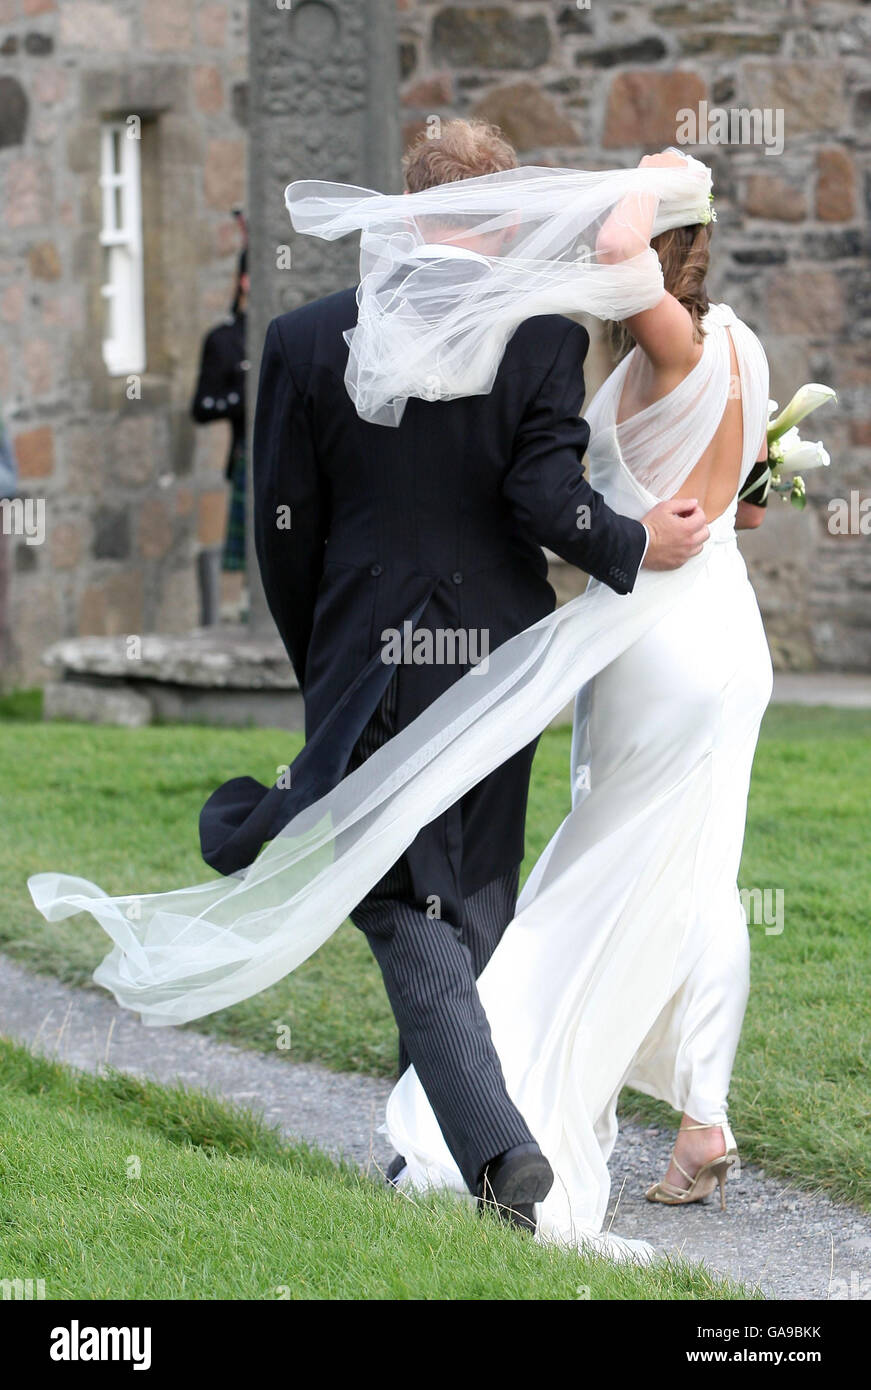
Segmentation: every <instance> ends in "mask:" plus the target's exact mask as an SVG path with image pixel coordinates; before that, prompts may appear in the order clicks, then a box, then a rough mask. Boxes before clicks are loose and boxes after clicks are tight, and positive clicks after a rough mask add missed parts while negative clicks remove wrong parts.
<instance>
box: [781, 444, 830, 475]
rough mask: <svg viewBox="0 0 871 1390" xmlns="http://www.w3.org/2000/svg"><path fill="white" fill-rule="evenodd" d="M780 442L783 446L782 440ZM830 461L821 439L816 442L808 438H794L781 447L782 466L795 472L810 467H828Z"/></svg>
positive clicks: (806, 469)
mask: <svg viewBox="0 0 871 1390" xmlns="http://www.w3.org/2000/svg"><path fill="white" fill-rule="evenodd" d="M780 443H781V445H782V446H783V444H784V441H783V440H781V441H780ZM831 461H832V460H831V458H830V457H829V453H828V450H827V449H825V448H824V447H823V441H822V440H821V439H818V440H817V441H816V443H813V442H812V441H811V440H810V439H796V440H795V441H794V442H790V444H789V445H788V446H784V447H783V467H784V468H789V469H790V470H793V469H794V470H795V472H796V473H807V471H808V469H810V468H828V466H829V464H830V463H831Z"/></svg>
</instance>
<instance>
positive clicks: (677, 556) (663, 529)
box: [641, 497, 710, 570]
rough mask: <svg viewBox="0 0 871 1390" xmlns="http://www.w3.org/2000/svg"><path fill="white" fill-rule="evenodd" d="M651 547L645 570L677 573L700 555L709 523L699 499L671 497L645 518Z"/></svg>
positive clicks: (645, 562) (644, 521) (649, 547)
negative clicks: (675, 571) (682, 566)
mask: <svg viewBox="0 0 871 1390" xmlns="http://www.w3.org/2000/svg"><path fill="white" fill-rule="evenodd" d="M641 520H642V521H643V523H644V525H645V526H646V527H647V532H648V535H649V536H650V544H649V545H648V547H647V554H646V555H645V556H644V568H645V569H649V570H676V569H680V567H681V565H685V564H686V562H687V560H690V559H692V557H693V555H698V554H699V552H700V551H701V549H702V546H703V545H704V543H705V541H706V540H707V539H708V536H709V535H710V532H709V531H708V523H707V521H706V520H705V514H704V512H703V511H702V509H701V507H700V506H699V504H698V501H697V500H696V498H695V497H671V498H669V500H668V501H667V502H660V503H659V504H658V506H656V507H654V508H653V510H652V511H649V512H648V513H647V515H646V516H643V517H642V518H641Z"/></svg>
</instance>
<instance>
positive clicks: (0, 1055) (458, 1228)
mask: <svg viewBox="0 0 871 1390" xmlns="http://www.w3.org/2000/svg"><path fill="white" fill-rule="evenodd" d="M0 1175H2V1187H3V1193H4V1198H3V1210H2V1213H0V1271H2V1275H3V1277H4V1278H6V1279H16V1278H19V1279H33V1280H36V1279H44V1280H45V1297H46V1298H47V1299H100V1300H105V1299H122V1300H128V1299H158V1298H159V1299H166V1298H170V1299H209V1300H213V1299H331V1300H335V1299H360V1300H367V1301H368V1300H375V1299H451V1300H467V1299H511V1300H528V1299H535V1300H544V1299H572V1300H576V1299H587V1298H589V1299H597V1300H599V1299H736V1298H746V1297H748V1296H750V1293H749V1291H748V1290H746V1289H744V1288H742V1287H739V1286H737V1285H735V1284H732V1283H730V1282H728V1281H722V1280H719V1279H714V1278H713V1277H712V1276H711V1275H709V1274H708V1273H706V1271H705V1270H704V1269H703V1268H702V1267H700V1266H697V1265H696V1266H690V1265H688V1264H686V1263H684V1262H683V1261H681V1260H677V1259H663V1260H660V1261H658V1262H657V1263H656V1264H655V1265H653V1266H651V1267H650V1268H646V1269H640V1268H637V1267H633V1266H619V1265H614V1264H612V1263H611V1262H610V1261H607V1260H602V1259H596V1258H589V1257H585V1256H581V1255H577V1254H575V1253H574V1252H570V1251H566V1250H559V1249H555V1248H552V1247H551V1248H545V1247H543V1246H538V1245H536V1244H535V1243H534V1241H532V1240H530V1239H529V1238H527V1237H526V1236H523V1235H521V1234H519V1233H517V1232H514V1231H512V1230H509V1229H506V1228H504V1227H502V1226H500V1225H499V1224H498V1223H497V1222H495V1221H492V1220H490V1219H489V1218H486V1219H481V1218H480V1217H478V1216H477V1214H476V1213H475V1211H474V1210H473V1209H470V1207H469V1206H467V1205H466V1204H465V1203H461V1202H456V1201H452V1200H451V1199H449V1198H447V1197H443V1198H441V1199H436V1198H433V1199H429V1200H426V1201H420V1200H418V1201H411V1200H409V1199H408V1198H406V1197H402V1196H399V1195H398V1194H395V1193H392V1192H390V1191H389V1190H387V1189H386V1188H385V1187H384V1186H383V1184H379V1183H376V1182H375V1181H372V1180H370V1179H368V1178H366V1177H363V1176H361V1175H360V1174H359V1173H357V1172H355V1171H353V1170H352V1169H350V1168H346V1167H344V1168H343V1167H339V1166H337V1165H335V1164H334V1163H333V1162H332V1161H331V1160H330V1159H329V1158H328V1157H326V1156H325V1155H323V1154H320V1153H318V1152H317V1151H316V1150H312V1149H308V1148H306V1147H302V1146H293V1147H291V1146H288V1145H286V1144H284V1143H283V1142H282V1140H281V1139H280V1137H279V1136H278V1135H277V1134H276V1132H275V1131H273V1130H270V1129H268V1128H266V1127H265V1126H264V1125H263V1124H262V1123H260V1122H259V1121H258V1120H256V1119H255V1118H253V1117H252V1116H250V1115H247V1114H246V1113H245V1112H244V1111H240V1110H235V1109H232V1108H230V1107H228V1106H225V1105H223V1104H221V1103H220V1102H218V1101H216V1100H213V1099H211V1098H210V1097H208V1096H205V1095H203V1094H202V1093H199V1092H196V1091H188V1090H184V1089H165V1088H163V1087H158V1086H154V1085H151V1084H147V1083H143V1082H141V1081H138V1080H136V1079H135V1078H133V1077H129V1076H123V1075H120V1074H117V1073H112V1074H110V1075H108V1076H107V1077H100V1078H97V1077H91V1076H85V1075H83V1074H81V1073H78V1072H73V1071H70V1070H68V1069H67V1068H65V1067H62V1066H60V1065H58V1064H57V1063H54V1062H49V1061H45V1060H43V1059H41V1058H35V1057H33V1056H31V1055H30V1053H28V1052H27V1051H25V1050H24V1049H22V1048H16V1047H14V1046H12V1044H10V1043H4V1042H2V1041H0Z"/></svg>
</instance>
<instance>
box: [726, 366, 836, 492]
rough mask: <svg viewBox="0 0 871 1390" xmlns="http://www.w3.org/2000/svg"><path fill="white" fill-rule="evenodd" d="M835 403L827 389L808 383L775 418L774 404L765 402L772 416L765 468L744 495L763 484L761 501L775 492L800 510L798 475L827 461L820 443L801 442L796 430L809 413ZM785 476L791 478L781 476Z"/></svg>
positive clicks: (800, 479) (802, 484)
mask: <svg viewBox="0 0 871 1390" xmlns="http://www.w3.org/2000/svg"><path fill="white" fill-rule="evenodd" d="M837 399H838V398H837V395H836V393H835V392H834V391H833V390H832V388H831V386H821V385H820V384H819V383H818V382H815V381H811V382H808V383H807V385H805V386H802V387H801V389H800V390H798V391H796V393H795V395H794V396H793V398H792V400H791V401H790V403H789V405H788V406H787V407H786V408H785V409H784V410H781V412H780V414H779V415H774V412H775V411H776V410H777V401H769V402H768V414H769V417H770V416H771V415H774V419H773V420H772V419H770V418H769V422H768V434H767V437H768V464H767V468H766V470H765V472H764V473H763V475H762V477H761V478H760V477H759V476H758V475H757V476H755V477H754V479H753V481H752V483H751V484H750V486H749V487H748V488H745V490H744V492H745V493H747V492H751V491H754V492H755V491H756V489H757V488H759V486H760V484H764V485H765V486H764V491H763V493H762V498H763V500H764V499H765V498H766V497H767V496H768V493H769V492H779V493H780V495H781V497H783V499H784V501H785V500H786V499H787V498H788V499H789V501H790V502H791V503H792V505H793V506H794V507H798V508H799V509H801V508H803V507H804V506H805V505H806V503H807V491H806V489H805V482H804V477H803V476H802V475H803V474H804V473H806V472H807V471H808V469H810V468H828V466H829V464H830V462H831V459H830V458H829V455H828V452H827V451H826V449H825V448H824V447H823V442H822V440H821V439H818V440H817V441H816V443H812V442H811V441H810V440H809V439H802V437H801V435H800V434H799V432H798V426H799V423H800V422H801V421H802V420H803V419H804V418H805V416H806V415H810V413H811V411H812V410H816V409H817V407H818V406H821V405H824V404H825V402H826V401H831V400H837ZM799 470H800V471H799ZM787 474H789V475H791V476H788V477H787V476H785V475H787ZM742 495H743V494H742Z"/></svg>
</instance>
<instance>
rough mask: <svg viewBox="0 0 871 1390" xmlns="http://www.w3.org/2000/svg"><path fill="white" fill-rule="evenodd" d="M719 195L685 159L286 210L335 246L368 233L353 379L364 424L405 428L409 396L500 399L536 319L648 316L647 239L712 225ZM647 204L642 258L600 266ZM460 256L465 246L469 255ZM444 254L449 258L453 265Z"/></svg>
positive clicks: (298, 190)
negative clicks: (503, 371)
mask: <svg viewBox="0 0 871 1390" xmlns="http://www.w3.org/2000/svg"><path fill="white" fill-rule="evenodd" d="M710 192H711V173H710V170H709V169H708V168H707V166H706V165H704V164H701V163H700V162H699V161H698V160H696V159H691V158H687V157H685V156H684V167H683V168H678V167H674V168H640V169H618V170H611V171H608V172H603V173H590V172H585V171H583V170H578V169H541V168H521V169H508V170H506V171H504V172H502V173H497V174H487V175H485V176H483V177H481V178H474V179H463V180H461V181H460V182H458V183H448V184H440V185H439V186H438V187H436V188H430V189H425V190H424V191H422V192H420V193H412V194H405V195H402V194H400V195H386V194H381V193H374V192H372V191H371V190H369V189H365V188H353V187H349V186H347V185H344V184H335V183H317V182H298V183H292V184H290V185H289V187H288V188H287V189H286V191H285V201H286V203H287V207H288V210H289V212H290V217H291V221H292V222H293V225H294V227H295V229H296V230H297V231H298V232H305V233H308V234H309V235H312V236H319V237H324V238H325V239H326V240H329V241H332V240H335V239H336V238H337V237H341V236H346V235H347V234H348V233H349V232H360V234H361V236H360V287H359V290H358V293H357V300H358V306H359V312H358V319H357V325H356V327H355V328H353V329H352V330H350V332H349V333H348V334H347V335H346V336H347V339H348V344H349V348H350V353H349V357H348V366H347V370H346V373H345V382H346V385H347V387H348V391H349V393H350V395H351V399H352V400H353V401H354V404H355V406H356V407H357V411H358V413H359V414H360V415H361V416H362V418H363V419H365V420H370V421H372V422H374V423H376V424H381V425H397V424H398V423H399V420H400V419H401V417H402V412H403V410H404V408H405V402H406V400H407V399H408V398H409V397H410V396H416V397H420V398H422V399H424V400H437V399H438V400H450V399H451V398H453V397H455V396H474V395H481V394H486V393H487V392H488V391H490V390H491V389H492V386H493V382H494V380H495V377H496V372H497V370H498V368H499V363H500V362H501V360H502V354H503V352H504V351H505V346H506V344H507V342H508V339H509V338H510V337H511V334H512V333H513V332H514V330H515V329H516V328H517V326H518V324H520V323H522V322H523V321H524V320H525V319H528V318H532V317H533V316H534V315H536V314H552V313H560V314H575V313H589V314H593V315H595V316H596V317H598V318H606V319H607V318H610V319H623V318H626V317H628V316H629V315H630V314H631V313H639V312H640V311H641V310H643V309H649V308H651V307H652V306H653V305H654V304H655V303H656V302H657V300H658V299H659V298H661V296H662V293H663V288H662V273H661V270H660V266H659V261H658V259H657V257H656V253H655V252H654V251H652V250H651V249H650V247H649V244H648V241H649V236H650V235H653V236H656V235H657V234H658V233H660V232H664V231H667V230H668V229H669V228H670V227H678V226H683V225H685V224H687V223H692V222H702V221H705V220H709V219H710V215H711V214H710ZM645 201H649V202H650V206H651V215H653V213H654V212H655V216H654V217H653V225H652V230H650V219H649V218H648V230H647V234H646V235H644V236H639V237H638V239H637V243H636V250H637V253H636V254H634V255H631V256H628V257H625V258H624V259H623V260H621V261H620V262H619V263H617V264H614V263H609V262H607V261H604V260H602V259H600V257H599V256H598V255H597V250H596V247H597V241H598V236H599V232H600V231H601V228H602V226H603V224H604V223H605V221H606V220H607V219H608V218H612V217H613V216H614V215H615V210H617V209H620V215H622V217H623V220H624V222H625V224H626V226H627V227H628V228H631V229H633V230H634V228H635V227H636V226H637V223H638V221H639V218H638V216H637V208H638V206H639V205H640V204H642V203H644V202H645ZM642 220H643V219H642ZM448 241H449V242H450V243H451V244H450V245H449V246H447V249H445V243H446V242H448ZM457 246H460V247H465V248H467V252H468V253H467V255H466V257H464V258H463V259H457V258H456V255H455V252H456V247H457ZM468 248H472V249H471V251H469V250H468ZM439 250H441V251H442V252H443V253H444V255H448V254H451V255H452V257H453V258H452V260H451V264H450V266H446V264H445V261H444V260H443V259H441V257H439V256H438V255H434V253H437V252H438V251H439ZM434 261H435V264H434Z"/></svg>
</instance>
